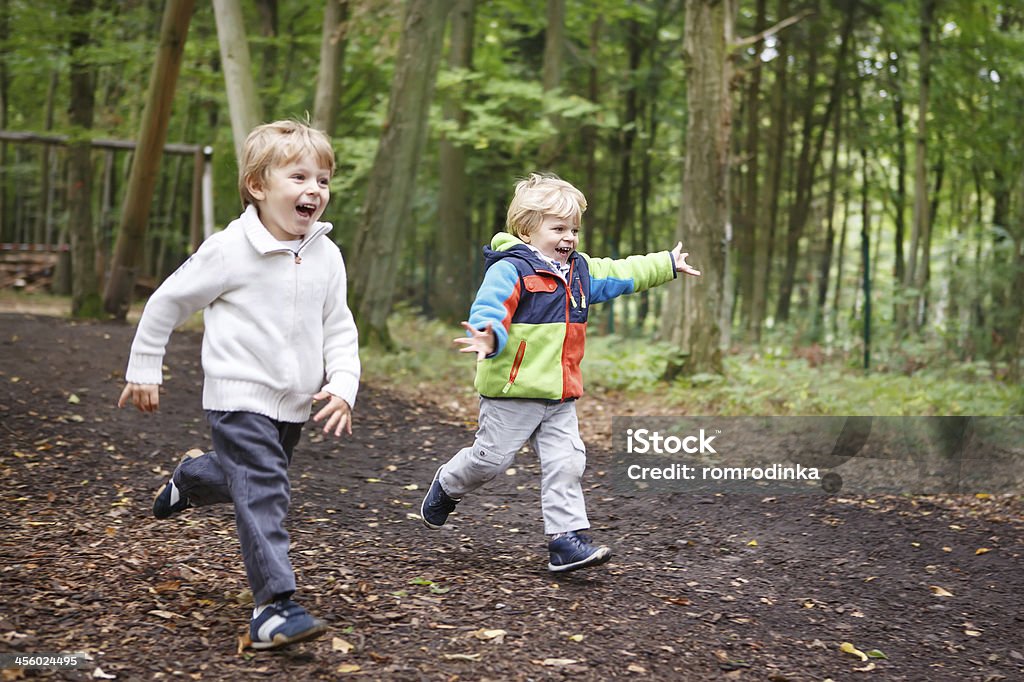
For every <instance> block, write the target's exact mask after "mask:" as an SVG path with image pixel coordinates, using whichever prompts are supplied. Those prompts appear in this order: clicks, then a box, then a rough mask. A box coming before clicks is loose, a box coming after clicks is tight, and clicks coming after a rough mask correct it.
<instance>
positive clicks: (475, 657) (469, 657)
mask: <svg viewBox="0 0 1024 682" xmlns="http://www.w3.org/2000/svg"><path fill="white" fill-rule="evenodd" d="M481 655H482V654H441V658H443V659H445V660H448V661H479V660H480V656H481Z"/></svg>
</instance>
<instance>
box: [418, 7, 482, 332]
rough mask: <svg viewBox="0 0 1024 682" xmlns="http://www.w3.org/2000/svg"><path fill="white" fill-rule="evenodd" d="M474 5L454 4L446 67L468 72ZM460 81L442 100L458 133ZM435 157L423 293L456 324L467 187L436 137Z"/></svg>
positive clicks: (457, 151)
mask: <svg viewBox="0 0 1024 682" xmlns="http://www.w3.org/2000/svg"><path fill="white" fill-rule="evenodd" d="M475 12H476V1H475V0H457V2H456V4H455V8H454V9H453V10H452V17H451V26H452V28H451V36H450V38H449V47H448V67H449V68H451V69H463V70H468V69H471V68H472V66H473V23H474V17H475ZM466 87H467V84H466V83H465V82H463V83H461V84H460V85H459V86H457V87H456V88H455V89H453V90H452V91H450V92H448V93H446V95H445V97H444V103H443V110H444V118H445V119H446V120H448V121H451V122H452V123H454V124H455V125H457V126H459V127H460V128H461V127H462V126H463V125H465V123H466V111H465V109H463V107H462V102H464V101H467V97H466V94H467V93H466ZM438 153H439V156H440V165H441V186H440V189H439V192H438V199H437V215H438V221H439V222H440V225H439V227H438V233H437V241H436V244H437V257H436V258H435V262H436V263H437V277H436V278H435V280H434V282H433V286H431V287H430V288H429V294H430V307H431V309H432V311H433V313H434V315H435V316H436V317H438V318H439V319H441V320H444V321H446V322H458V321H459V320H464V319H466V316H467V315H468V314H469V303H470V296H471V294H472V288H473V282H472V281H471V280H470V274H471V270H470V269H469V268H467V267H466V263H467V262H469V260H470V259H471V257H472V253H473V249H474V247H473V245H472V242H471V229H472V228H471V225H470V206H469V196H468V195H469V192H468V189H469V185H470V179H469V177H468V175H467V174H466V152H465V150H463V148H462V147H461V146H459V145H457V144H454V143H453V142H452V141H451V140H449V139H448V138H447V137H446V136H444V135H442V136H441V141H440V143H439V149H438Z"/></svg>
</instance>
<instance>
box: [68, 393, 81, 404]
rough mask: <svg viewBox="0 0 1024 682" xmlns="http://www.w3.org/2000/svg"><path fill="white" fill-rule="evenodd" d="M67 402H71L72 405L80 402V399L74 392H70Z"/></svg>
mask: <svg viewBox="0 0 1024 682" xmlns="http://www.w3.org/2000/svg"><path fill="white" fill-rule="evenodd" d="M68 402H69V403H71V404H72V405H77V404H78V403H80V402H82V399H81V398H79V397H78V396H77V395H75V394H74V393H72V394H71V395H69V396H68Z"/></svg>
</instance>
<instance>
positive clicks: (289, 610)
mask: <svg viewBox="0 0 1024 682" xmlns="http://www.w3.org/2000/svg"><path fill="white" fill-rule="evenodd" d="M325 630H327V623H325V622H323V621H322V620H320V619H319V618H314V617H313V616H311V615H309V613H307V612H306V609H304V608H302V607H301V606H299V605H298V604H296V603H295V602H293V601H292V600H291V599H282V600H280V601H276V602H274V603H273V604H267V605H266V606H260V607H258V608H257V609H255V610H254V611H253V612H252V620H250V621H249V637H250V639H252V648H253V649H276V648H278V647H282V646H287V645H289V644H295V643H296V642H304V641H306V640H307V639H313V638H314V637H319V636H320V635H322V634H323V633H324V631H325Z"/></svg>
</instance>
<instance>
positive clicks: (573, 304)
mask: <svg viewBox="0 0 1024 682" xmlns="http://www.w3.org/2000/svg"><path fill="white" fill-rule="evenodd" d="M569 300H570V301H572V307H573V308H576V307H578V306H577V305H576V297H575V296H573V295H572V292H571V291H570V292H569Z"/></svg>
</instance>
